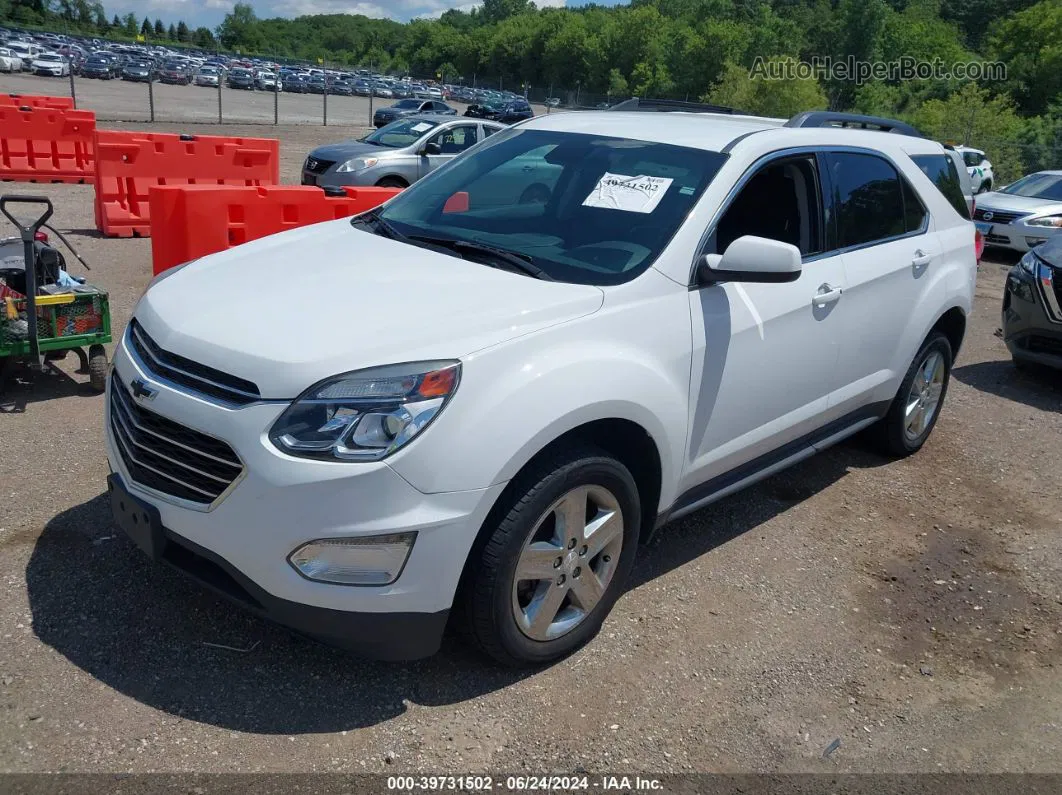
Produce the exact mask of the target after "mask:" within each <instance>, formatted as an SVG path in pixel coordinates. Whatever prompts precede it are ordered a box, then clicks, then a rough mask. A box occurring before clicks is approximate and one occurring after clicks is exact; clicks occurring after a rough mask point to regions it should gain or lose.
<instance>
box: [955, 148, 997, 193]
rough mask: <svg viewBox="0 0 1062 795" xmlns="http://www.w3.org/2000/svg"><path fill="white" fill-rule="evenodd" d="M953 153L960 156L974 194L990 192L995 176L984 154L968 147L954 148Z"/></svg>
mask: <svg viewBox="0 0 1062 795" xmlns="http://www.w3.org/2000/svg"><path fill="white" fill-rule="evenodd" d="M955 151H957V152H958V153H959V154H961V155H962V159H963V161H964V162H965V163H966V169H967V173H969V175H970V180H971V181H972V182H973V187H974V193H986V192H987V191H990V190H992V186H993V185H994V184H995V179H996V176H995V173H994V172H993V171H992V164H991V163H990V162H989V160H988V158H987V157H985V153H984V152H982V151H981V150H980V149H974V148H973V147H970V146H956V147H955Z"/></svg>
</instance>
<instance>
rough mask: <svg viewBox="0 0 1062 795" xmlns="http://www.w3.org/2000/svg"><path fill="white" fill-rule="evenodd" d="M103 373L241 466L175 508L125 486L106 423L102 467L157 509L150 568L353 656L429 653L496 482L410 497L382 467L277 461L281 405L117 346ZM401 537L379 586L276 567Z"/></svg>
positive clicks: (126, 476) (497, 489)
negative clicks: (216, 393) (209, 383)
mask: <svg viewBox="0 0 1062 795" xmlns="http://www.w3.org/2000/svg"><path fill="white" fill-rule="evenodd" d="M114 378H117V379H119V381H120V382H121V383H122V384H128V383H130V381H132V380H133V379H135V378H140V379H142V380H143V381H144V382H145V383H146V384H147V385H148V386H150V387H151V388H152V389H155V390H158V391H157V394H156V395H155V396H154V397H153V398H152V399H151V400H150V401H149V402H148V403H144V404H141V405H142V406H143V407H144V408H146V409H148V410H150V411H151V412H154V413H156V414H158V415H161V416H163V417H166V418H168V419H170V420H173V421H175V422H178V423H181V424H182V425H184V426H186V427H188V428H192V429H194V430H197V431H199V432H200V433H204V434H208V435H210V436H214V437H217V438H218V439H222V440H224V441H225V442H227V443H228V444H229V445H230V446H231V447H232V448H233V450H235V451H236V453H237V454H238V455H239V457H240V459H241V460H242V461H243V463H244V472H243V473H242V474H241V475H240V477H239V478H238V479H237V481H236V482H235V484H234V485H233V486H232V487H231V488H230V489H229V490H228V491H227V492H226V493H225V494H224V495H223V496H222V497H220V498H219V499H218V500H217V501H216V502H215V503H214V504H212V505H210V506H209V507H207V506H196V505H189V504H187V503H183V502H182V501H181V500H179V499H175V498H171V497H169V496H168V495H165V494H161V493H159V492H157V491H153V490H151V489H148V488H146V487H143V486H141V485H139V484H138V483H137V482H135V481H134V480H133V478H132V477H131V476H130V473H129V470H128V469H127V468H126V466H125V463H124V460H123V458H122V455H121V454H120V453H119V450H118V448H117V446H116V441H115V438H114V431H113V430H112V428H111V422H110V419H109V417H108V420H107V422H106V423H105V427H106V432H105V438H106V449H107V458H108V462H109V464H110V468H111V471H112V473H114V474H115V475H117V476H118V477H119V478H120V479H121V482H122V483H123V484H124V485H125V487H126V488H127V489H128V490H129V492H130V494H132V495H133V496H134V497H136V498H137V499H138V500H141V501H143V502H144V503H146V504H148V505H150V506H152V508H153V509H154V510H156V511H157V512H158V522H159V524H160V526H161V527H162V528H164V534H165V538H166V543H165V545H164V552H163V553H162V555H161V556H160V557H161V559H162V560H164V561H165V562H167V563H170V564H171V565H176V566H177V567H178V568H181V569H182V570H183V571H185V572H187V573H189V574H191V575H192V576H193V577H195V578H196V579H198V580H200V581H202V582H205V583H206V584H208V585H209V586H210V587H212V588H214V589H215V590H218V591H219V592H221V593H223V594H225V595H226V596H228V597H229V598H233V599H235V600H236V601H237V602H239V603H240V604H243V605H244V606H246V607H248V608H249V609H251V610H253V611H254V612H256V613H258V614H260V615H263V616H265V617H267V618H270V619H273V620H275V621H277V622H279V623H281V624H284V625H285V626H288V627H291V628H293V629H295V630H297V631H300V632H303V633H305V634H308V635H312V636H314V637H317V638H320V639H322V640H325V641H327V642H329V643H332V644H335V645H339V646H342V647H344V648H347V649H350V650H353V651H356V652H358V653H361V654H364V655H366V656H371V657H376V658H381V659H404V658H412V657H417V656H426V655H428V654H431V653H432V652H434V651H435V649H436V648H437V647H438V645H439V642H440V640H441V636H442V630H443V627H444V625H445V623H446V613H447V611H448V610H449V608H450V606H451V604H452V603H453V598H454V593H455V591H456V588H457V584H458V581H459V579H460V576H461V572H462V570H463V568H464V564H465V560H466V558H467V556H468V552H469V550H470V549H471V546H472V543H473V542H474V540H475V538H476V535H477V534H478V531H479V528H480V527H481V526H482V524H483V522H484V520H485V519H486V515H487V512H488V511H489V510H490V506H491V505H493V503H494V501H495V500H496V499H497V497H498V496H499V495H500V493H501V489H502V488H504V484H497V485H494V486H491V487H490V488H485V489H479V490H475V491H465V492H450V493H442V494H424V493H422V492H420V491H418V490H417V489H415V488H414V487H413V486H412V485H410V484H409V483H408V482H407V481H406V480H404V479H403V478H402V477H401V476H399V475H398V474H397V473H396V472H395V471H394V470H393V469H392V468H391V467H390V466H389V465H388V464H387V463H386V462H376V463H364V464H362V463H358V464H351V465H347V464H338V463H332V462H324V461H307V460H301V459H295V458H292V457H290V456H287V455H284V454H282V453H281V452H280V451H278V450H276V449H275V448H274V447H273V445H272V444H271V443H270V442H269V441H268V438H267V431H268V429H269V428H270V427H271V426H272V424H273V422H274V421H275V420H276V419H277V417H279V415H280V413H281V412H282V411H283V410H284V409H285V408H286V405H287V404H284V403H276V402H268V403H267V402H262V403H256V404H251V405H248V406H244V407H242V408H230V407H224V406H221V405H219V404H217V403H214V402H212V401H210V400H209V399H207V398H204V397H203V396H201V395H196V394H192V393H189V392H187V391H184V390H183V389H179V388H176V387H175V386H174V385H171V384H170V383H169V382H167V381H165V380H163V379H160V378H158V377H157V376H155V375H154V374H153V373H152V372H151V371H150V370H148V369H147V368H146V367H145V366H144V364H143V362H141V361H140V360H139V359H138V358H137V357H136V356H135V354H133V353H132V352H131V351H130V350H129V349H128V347H127V345H126V343H125V341H124V340H123V342H122V343H121V344H120V345H119V346H118V348H117V349H116V351H115V356H114ZM115 388H123V387H120V386H116V385H115V384H114V382H113V379H112V382H111V383H110V384H109V385H108V394H107V396H106V397H107V402H106V405H108V406H109V405H110V391H111V390H112V389H115ZM410 531H413V532H416V533H417V538H416V541H415V543H414V544H413V549H412V551H411V552H410V555H409V559H408V560H407V562H406V565H405V568H404V569H403V571H402V574H401V576H400V577H399V579H398V580H397V581H396V582H394V583H392V584H391V585H388V586H378V587H377V586H346V585H332V584H326V583H320V582H314V581H311V580H308V579H306V578H305V577H303V576H302V575H301V574H299V573H298V572H296V571H295V569H294V568H292V567H291V565H290V564H289V563H288V562H287V558H288V556H289V555H290V554H291V552H292V551H293V550H294V549H296V548H298V547H299V546H301V545H302V544H304V543H306V542H308V541H311V540H314V539H320V538H333V537H357V536H371V535H380V534H384V533H393V532H410ZM219 572H220V574H219ZM221 574H224V576H223V577H222V576H221ZM219 578H220V579H219ZM410 633H412V634H410Z"/></svg>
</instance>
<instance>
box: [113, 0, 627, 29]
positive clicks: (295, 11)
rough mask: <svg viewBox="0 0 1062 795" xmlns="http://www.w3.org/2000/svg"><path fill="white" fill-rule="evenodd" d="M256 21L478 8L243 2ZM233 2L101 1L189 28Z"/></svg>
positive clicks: (426, 3)
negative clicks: (250, 10)
mask: <svg viewBox="0 0 1062 795" xmlns="http://www.w3.org/2000/svg"><path fill="white" fill-rule="evenodd" d="M618 1H619V0H597V2H598V3H599V4H600V5H614V4H615V3H616V2H618ZM247 2H250V4H251V5H252V6H253V7H254V11H255V13H256V14H257V15H258V17H259V18H267V17H298V16H303V15H305V14H364V15H365V16H367V17H381V18H382V17H389V18H391V19H397V20H398V21H400V22H408V21H409V20H411V19H413V18H415V17H439V16H441V15H442V13H443V12H444V11H447V10H448V9H451V8H459V9H461V10H463V11H468V10H470V9H471V8H472V7H473V6H475V5H478V3H475V2H469V0H247ZM585 2H587V0H535V4H536V5H537V6H538V7H539V8H543V7H545V6H564V5H568V6H578V5H583V4H584V3H585ZM235 4H236V0H109V1H108V0H103V6H104V8H105V9H106V10H107V15H108V16H113V15H114V14H118V15H120V16H124V15H125V14H126V13H128V12H129V11H132V12H133V13H134V14H136V15H137V17H143V16H147V17H150V18H151V19H155V18H156V17H159V18H161V19H162V21H163V22H165V23H167V24H168V23H170V22H176V21H177V20H180V19H183V20H184V21H185V22H187V23H188V24H189V25H190V26H191V27H193V28H196V27H199V26H200V25H205V26H206V27H208V28H214V27H216V26H217V25H218V24H220V22H221V20H222V19H224V18H225V14H226V13H228V12H229V11H231V10H232V7H233V6H234V5H235Z"/></svg>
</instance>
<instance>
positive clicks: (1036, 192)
mask: <svg viewBox="0 0 1062 795" xmlns="http://www.w3.org/2000/svg"><path fill="white" fill-rule="evenodd" d="M974 222H975V223H976V224H977V228H978V229H979V230H980V231H981V234H983V235H984V236H985V243H987V244H988V245H990V246H1000V247H1002V248H1009V249H1013V250H1015V251H1028V250H1029V249H1031V248H1033V247H1035V246H1038V245H1039V244H1040V243H1043V242H1044V241H1045V240H1047V239H1048V238H1049V237H1054V236H1055V235H1060V234H1062V171H1037V172H1036V173H1035V174H1029V175H1027V176H1024V177H1022V178H1021V179H1019V180H1018V181H1017V182H1013V183H1011V184H1010V185H1007V186H1006V187H1005V188H1000V189H999V190H997V191H993V192H991V193H982V194H981V195H980V196H978V197H977V210H976V211H975V212H974Z"/></svg>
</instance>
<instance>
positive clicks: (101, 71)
mask: <svg viewBox="0 0 1062 795" xmlns="http://www.w3.org/2000/svg"><path fill="white" fill-rule="evenodd" d="M117 74H118V70H117V68H116V67H115V65H114V62H113V61H112V60H111V59H110V58H106V57H104V56H102V55H100V54H98V53H92V55H90V56H89V57H88V58H86V59H85V63H84V64H83V65H82V66H81V76H82V77H92V78H96V79H98V80H113V79H114V78H115V77H116V76H117Z"/></svg>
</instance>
